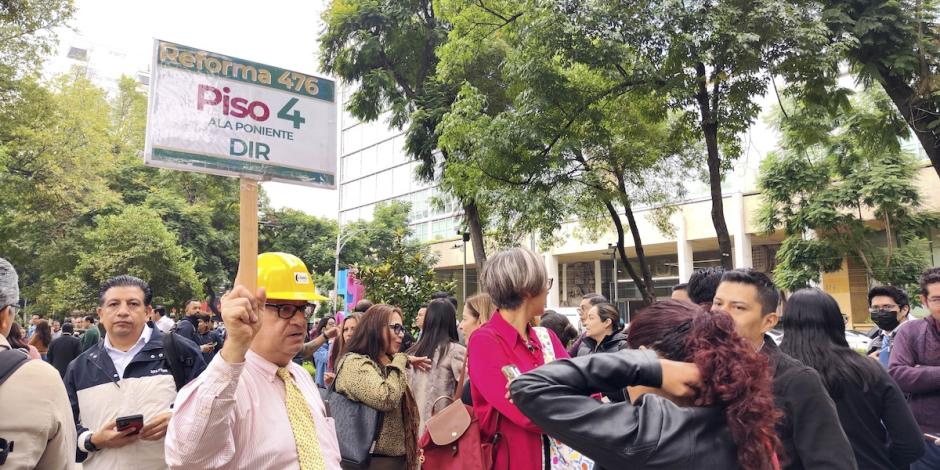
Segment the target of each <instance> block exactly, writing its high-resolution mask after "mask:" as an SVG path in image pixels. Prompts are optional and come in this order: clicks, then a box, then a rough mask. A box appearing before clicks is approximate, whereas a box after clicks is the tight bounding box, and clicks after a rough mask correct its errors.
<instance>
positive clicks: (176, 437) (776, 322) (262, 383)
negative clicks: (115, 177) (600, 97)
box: [0, 248, 940, 470]
mask: <svg viewBox="0 0 940 470" xmlns="http://www.w3.org/2000/svg"><path fill="white" fill-rule="evenodd" d="M310 279H311V277H310V273H309V272H308V271H307V268H306V266H305V265H304V264H303V262H302V261H301V260H300V259H298V258H297V257H295V256H293V255H289V254H285V253H264V254H262V255H260V256H259V258H258V280H257V285H258V289H257V290H256V291H254V292H252V291H249V289H247V288H246V287H245V286H243V285H240V284H238V282H236V286H235V287H234V288H233V289H232V290H231V291H230V292H228V293H227V294H226V295H225V296H224V297H223V298H222V300H221V303H220V306H219V312H220V315H219V316H213V315H210V314H208V313H207V312H203V311H202V305H201V303H199V302H189V303H187V304H186V305H185V307H184V309H183V317H182V318H180V319H178V320H176V321H174V318H173V317H172V316H173V315H172V312H171V313H170V314H168V313H167V310H166V308H165V307H163V306H161V305H153V296H154V293H153V292H152V290H151V288H150V287H149V285H148V284H147V283H146V282H145V281H144V280H142V279H138V278H136V277H133V276H128V275H122V276H116V277H113V278H111V279H108V280H107V281H106V282H105V283H104V284H103V285H102V286H101V288H100V290H99V293H98V308H97V310H96V314H95V315H78V313H77V312H74V313H73V315H72V316H71V317H69V318H67V319H66V320H65V321H63V322H62V323H61V325H60V324H58V322H56V321H49V320H47V319H43V318H41V317H39V316H34V317H33V318H32V320H31V321H30V325H29V326H28V328H26V329H25V330H24V329H23V328H20V327H19V325H17V324H16V322H15V319H16V313H17V311H16V310H17V305H18V304H19V287H18V278H17V274H16V270H15V268H14V267H13V266H12V265H10V264H9V263H8V262H6V261H5V260H3V259H0V404H2V406H3V408H4V410H7V411H6V412H5V414H4V418H3V420H2V421H0V466H2V465H8V466H10V467H11V468H49V469H59V468H74V466H75V464H76V463H81V464H82V465H83V468H85V469H88V470H95V469H117V468H135V469H142V470H147V469H165V468H173V469H294V468H299V469H303V470H308V469H317V470H320V469H324V470H325V469H354V468H369V469H378V470H386V469H388V470H391V469H395V470H416V469H419V468H423V469H428V470H436V469H438V468H440V469H450V468H461V469H473V470H490V469H493V470H510V469H511V470H540V469H543V468H545V469H551V470H562V469H564V470H568V469H575V468H577V469H598V470H599V469H607V470H611V469H620V468H624V469H634V468H636V469H692V468H703V469H735V468H741V469H756V470H764V469H767V470H778V469H787V470H799V469H907V468H910V469H912V470H925V469H934V470H936V469H940V437H938V436H940V268H933V269H930V270H927V271H926V272H924V273H923V275H922V276H921V283H920V292H918V293H917V300H919V301H920V304H921V305H923V307H924V308H925V309H926V310H927V313H928V314H927V316H926V317H924V318H921V319H916V318H914V317H913V316H911V301H910V296H909V295H908V294H907V293H906V292H904V291H903V290H901V289H899V288H897V287H894V286H877V287H874V288H872V289H871V291H870V292H869V295H868V303H869V307H870V315H871V319H872V321H873V322H874V323H875V324H876V325H877V328H876V329H875V330H874V331H872V333H871V336H872V338H873V341H872V347H871V349H869V350H868V351H865V352H864V354H861V353H859V352H857V351H855V350H853V349H852V348H851V347H850V346H849V344H848V342H847V341H846V336H845V335H846V332H845V319H844V315H843V312H841V311H840V308H839V305H838V303H837V302H836V301H835V299H834V298H833V297H832V296H831V295H829V294H827V293H826V292H824V291H822V290H820V289H816V288H810V289H803V290H799V291H796V292H793V293H790V295H789V297H788V298H786V299H784V296H783V294H782V293H781V292H780V291H779V290H778V289H777V288H776V287H775V286H774V284H773V282H772V281H771V280H770V279H769V278H768V277H767V276H766V275H765V274H763V273H761V272H758V271H754V270H751V269H736V270H727V271H726V270H723V269H721V268H707V269H702V270H698V271H696V272H695V273H694V274H693V275H692V276H691V278H690V279H689V282H688V283H686V284H680V285H678V286H676V287H675V288H674V289H673V294H672V299H666V300H660V301H658V302H655V303H653V304H652V305H649V306H648V307H646V308H644V309H642V310H641V311H640V312H639V313H637V314H635V315H633V316H632V318H631V321H630V322H629V324H624V323H623V317H622V316H621V315H620V312H619V311H618V309H617V308H616V306H615V305H614V304H612V303H610V302H608V301H607V299H605V298H604V297H603V296H601V295H600V294H596V293H588V294H585V295H584V296H583V298H582V299H581V301H580V305H579V307H578V312H579V314H580V324H579V325H575V324H572V323H571V322H570V321H569V320H568V319H567V318H566V317H564V316H562V315H560V314H558V313H555V312H551V311H546V309H545V305H546V299H547V296H548V293H549V291H550V289H551V286H552V283H553V282H554V281H553V279H551V278H550V277H548V274H547V271H546V268H545V265H544V261H543V258H542V257H541V256H540V255H537V254H535V253H533V252H531V251H529V250H526V249H523V248H514V249H510V250H507V251H503V252H499V253H496V254H495V255H493V256H492V257H490V258H489V259H488V260H487V262H486V263H485V265H484V267H483V269H482V272H481V273H480V278H479V283H480V291H481V292H480V293H479V294H476V295H473V296H471V297H469V298H468V299H467V300H466V302H465V304H464V305H460V304H459V303H458V301H457V299H456V298H455V297H454V296H453V295H451V294H449V293H446V292H441V293H437V294H435V295H433V296H432V297H431V298H429V299H427V303H426V304H425V305H423V306H422V307H421V309H420V310H419V311H417V312H414V314H415V321H414V324H413V325H408V324H407V323H406V318H407V317H408V316H409V315H405V312H403V311H402V310H401V309H400V308H399V307H397V306H394V305H387V304H382V303H376V304H373V303H372V302H370V301H368V300H363V301H361V302H359V303H358V304H357V305H355V307H354V308H353V309H352V312H350V313H345V314H344V312H334V313H332V314H329V315H325V316H323V317H322V318H319V319H316V320H314V319H313V318H312V312H313V309H312V307H311V303H312V302H313V301H314V300H315V299H317V298H319V296H318V295H317V294H316V292H315V291H314V288H313V284H312V282H311V281H310ZM458 312H459V315H458ZM95 317H97V318H98V320H99V322H97V323H96V318H95ZM774 329H781V330H782V331H783V337H782V340H780V341H779V344H778V341H775V340H774V339H773V338H771V337H770V336H769V335H768V332H770V331H771V330H774ZM579 331H580V332H579ZM306 362H310V363H312V365H313V369H314V370H313V373H312V374H311V372H310V371H308V370H307V369H306V368H305V367H304V364H305V363H306ZM14 444H15V445H14Z"/></svg>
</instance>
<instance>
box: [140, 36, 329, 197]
mask: <svg viewBox="0 0 940 470" xmlns="http://www.w3.org/2000/svg"><path fill="white" fill-rule="evenodd" d="M144 162H145V164H147V165H149V166H155V167H162V168H172V169H177V170H185V171H195V172H199V173H211V174H216V175H225V176H238V177H247V178H253V179H258V180H274V181H283V182H286V183H295V184H303V185H308V186H319V187H326V188H336V177H335V175H336V103H335V86H334V83H333V82H332V81H331V80H327V79H324V78H320V77H314V76H312V75H307V74H303V73H300V72H295V71H291V70H284V69H281V68H278V67H273V66H270V65H265V64H259V63H256V62H251V61H247V60H242V59H238V58H234V57H229V56H224V55H221V54H216V53H213V52H207V51H202V50H199V49H194V48H191V47H187V46H181V45H179V44H174V43H170V42H166V41H161V40H156V41H154V61H153V69H152V73H151V77H150V103H149V107H148V116H147V145H146V148H145V150H144Z"/></svg>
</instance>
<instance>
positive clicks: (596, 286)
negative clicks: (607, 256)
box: [578, 259, 604, 302]
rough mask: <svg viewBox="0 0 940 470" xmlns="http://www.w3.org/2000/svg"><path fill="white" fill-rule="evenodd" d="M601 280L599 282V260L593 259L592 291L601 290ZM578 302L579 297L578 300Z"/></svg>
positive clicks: (596, 292)
mask: <svg viewBox="0 0 940 470" xmlns="http://www.w3.org/2000/svg"><path fill="white" fill-rule="evenodd" d="M603 290H604V288H603V282H601V260H599V259H596V260H594V293H595V294H600V293H601V292H603ZM578 301H579V302H580V299H579V300H578Z"/></svg>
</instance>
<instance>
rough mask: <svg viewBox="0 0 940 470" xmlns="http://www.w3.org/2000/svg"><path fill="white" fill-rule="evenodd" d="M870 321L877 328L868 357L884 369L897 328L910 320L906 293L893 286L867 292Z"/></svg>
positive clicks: (876, 288)
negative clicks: (876, 361) (874, 359)
mask: <svg viewBox="0 0 940 470" xmlns="http://www.w3.org/2000/svg"><path fill="white" fill-rule="evenodd" d="M868 309H869V312H870V314H871V321H873V322H874V323H875V325H876V326H878V329H877V330H876V331H875V332H874V333H873V336H872V342H871V346H870V347H869V348H868V355H869V356H870V357H873V358H876V359H878V362H880V363H881V365H883V366H884V367H885V368H887V367H888V358H889V357H891V346H892V343H893V342H894V335H895V334H897V332H898V328H899V327H900V326H901V324H903V323H904V322H906V321H907V320H909V319H910V312H911V302H910V299H909V298H908V296H907V293H906V292H904V291H903V290H901V289H898V288H897V287H894V286H878V287H874V288H872V290H870V291H868Z"/></svg>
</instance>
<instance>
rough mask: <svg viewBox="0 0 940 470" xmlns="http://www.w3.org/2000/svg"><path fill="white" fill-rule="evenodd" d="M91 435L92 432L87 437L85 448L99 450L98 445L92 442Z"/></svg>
mask: <svg viewBox="0 0 940 470" xmlns="http://www.w3.org/2000/svg"><path fill="white" fill-rule="evenodd" d="M91 436H92V434H89V435H88V437H86V438H85V449H87V450H88V452H98V450H99V449H98V447H96V446H95V444H93V443H92V442H91Z"/></svg>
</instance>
